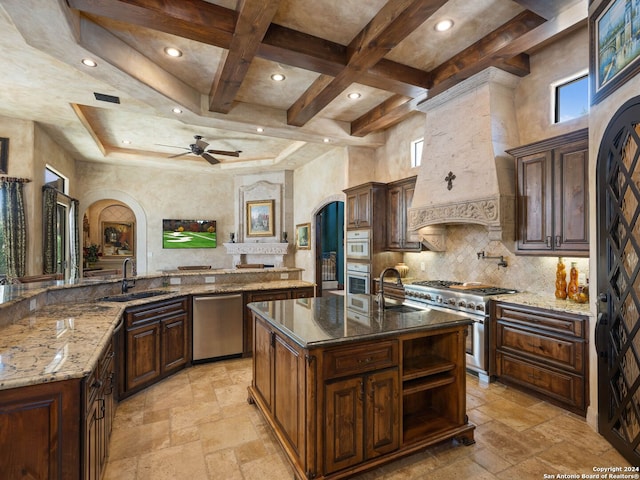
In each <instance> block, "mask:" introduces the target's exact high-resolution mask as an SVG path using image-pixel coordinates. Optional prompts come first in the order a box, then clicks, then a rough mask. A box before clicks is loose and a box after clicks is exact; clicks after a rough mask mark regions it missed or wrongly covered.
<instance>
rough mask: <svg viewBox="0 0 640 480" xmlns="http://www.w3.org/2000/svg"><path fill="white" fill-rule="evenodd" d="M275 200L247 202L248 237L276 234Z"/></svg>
mask: <svg viewBox="0 0 640 480" xmlns="http://www.w3.org/2000/svg"><path fill="white" fill-rule="evenodd" d="M274 203H275V201H274V200H258V201H250V202H247V237H273V236H274V235H275V218H274V216H273V215H274V214H273V210H274Z"/></svg>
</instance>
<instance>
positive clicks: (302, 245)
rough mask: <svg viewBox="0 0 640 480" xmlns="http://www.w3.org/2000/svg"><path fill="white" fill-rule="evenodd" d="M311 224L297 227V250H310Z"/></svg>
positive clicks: (302, 224)
mask: <svg viewBox="0 0 640 480" xmlns="http://www.w3.org/2000/svg"><path fill="white" fill-rule="evenodd" d="M310 237H311V224H310V223H301V224H300V225H296V248H299V249H300V250H309V249H310V248H311V242H310Z"/></svg>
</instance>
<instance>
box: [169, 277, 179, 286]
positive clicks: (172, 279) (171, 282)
mask: <svg viewBox="0 0 640 480" xmlns="http://www.w3.org/2000/svg"><path fill="white" fill-rule="evenodd" d="M169 283H170V284H171V285H180V283H182V279H181V278H175V277H172V278H170V279H169Z"/></svg>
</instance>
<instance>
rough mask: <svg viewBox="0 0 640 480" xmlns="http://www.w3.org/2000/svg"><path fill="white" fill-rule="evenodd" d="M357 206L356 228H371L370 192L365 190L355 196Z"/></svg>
mask: <svg viewBox="0 0 640 480" xmlns="http://www.w3.org/2000/svg"><path fill="white" fill-rule="evenodd" d="M357 202H358V206H357V207H356V209H357V215H358V227H370V226H371V190H368V189H367V190H365V191H362V192H360V193H358V196H357Z"/></svg>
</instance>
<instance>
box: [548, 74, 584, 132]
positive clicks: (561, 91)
mask: <svg viewBox="0 0 640 480" xmlns="http://www.w3.org/2000/svg"><path fill="white" fill-rule="evenodd" d="M588 79H589V77H588V75H587V74H586V73H584V72H581V73H580V74H578V75H577V76H574V77H572V78H569V79H564V80H561V81H560V82H556V83H554V84H552V88H553V99H554V102H553V103H554V108H553V123H560V122H566V121H567V120H571V119H574V118H578V117H582V116H583V115H586V114H587V113H589V81H588Z"/></svg>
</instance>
